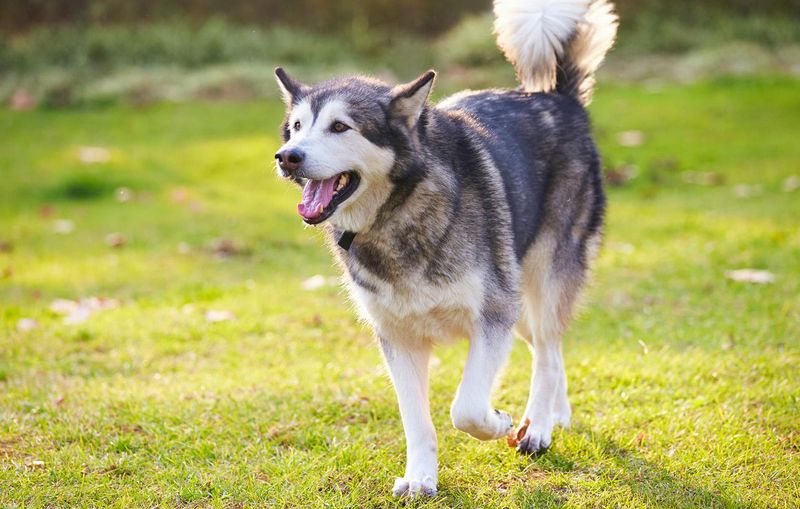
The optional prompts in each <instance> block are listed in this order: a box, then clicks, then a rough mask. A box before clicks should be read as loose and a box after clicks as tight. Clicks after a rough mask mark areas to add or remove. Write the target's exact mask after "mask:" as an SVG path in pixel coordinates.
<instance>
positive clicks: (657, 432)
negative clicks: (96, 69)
mask: <svg viewBox="0 0 800 509" xmlns="http://www.w3.org/2000/svg"><path fill="white" fill-rule="evenodd" d="M798 111H800V87H798V82H797V81H795V80H791V79H786V78H774V79H773V78H758V79H727V80H718V81H714V82H704V83H699V84H696V85H692V86H665V87H663V88H660V89H657V90H656V89H652V88H645V87H641V86H612V85H604V86H602V87H601V89H600V91H599V92H598V94H597V96H596V97H595V102H594V104H593V106H592V113H593V116H594V119H595V124H596V132H597V136H598V140H599V142H600V145H601V149H602V151H603V153H604V155H605V159H606V161H607V165H608V166H609V167H610V168H618V167H623V168H625V171H626V172H628V173H630V174H632V175H633V178H632V179H631V180H630V181H628V182H627V183H626V184H625V185H623V186H620V187H613V188H610V189H609V202H610V208H609V215H608V230H607V236H606V242H605V246H604V249H603V251H602V255H601V257H600V259H599V261H598V263H597V267H596V271H595V282H594V284H593V286H592V288H591V289H590V291H589V292H588V294H587V297H586V303H585V306H584V310H583V312H582V313H581V314H580V316H579V318H578V319H577V320H576V322H575V323H574V325H573V326H572V327H571V329H570V331H569V333H568V335H567V338H566V343H565V356H566V362H567V369H568V376H569V378H570V384H571V385H570V392H571V402H572V405H573V412H574V426H573V428H572V429H571V430H570V431H559V432H558V433H556V436H555V442H554V445H553V447H552V448H551V450H550V451H549V452H548V453H546V454H544V455H542V456H540V457H537V458H533V459H530V458H523V457H519V456H517V455H515V454H514V453H513V452H512V451H510V450H509V449H507V448H506V446H505V444H503V443H501V442H491V443H480V442H477V441H475V440H473V439H470V438H469V437H467V436H466V435H464V434H461V433H458V432H456V431H455V430H453V429H452V427H451V426H450V424H449V422H448V421H449V419H448V409H449V401H450V398H451V397H452V396H453V394H454V392H455V388H456V386H457V383H458V380H459V376H460V371H461V367H462V366H463V362H464V359H465V353H466V349H465V346H466V345H465V344H459V345H456V346H453V347H442V348H439V349H437V350H436V356H437V359H436V361H435V363H434V366H433V368H432V372H433V397H432V408H433V416H434V421H435V423H436V426H437V429H438V432H439V441H440V451H441V453H440V461H441V474H440V493H441V494H440V496H439V497H437V498H435V499H433V500H430V501H422V502H414V503H409V504H408V505H410V506H425V507H533V506H535V507H558V506H569V507H609V506H625V507H692V506H697V507H796V506H797V505H798V504H800V484H799V483H798V479H799V478H800V457H799V456H798V454H800V433H798V415H800V408H799V407H800V405H799V403H800V373H799V372H798V369H797V366H798V362H800V277H799V276H800V220H798V218H800V199H799V198H800V190H796V191H793V192H787V191H784V190H783V189H782V188H783V187H784V186H787V183H786V179H787V178H788V177H790V176H791V175H792V174H797V173H798V166H799V165H798V163H800V144H798V143H797V140H796V136H797V132H798V131H800V117H798V114H797V112H798ZM281 114H282V108H281V106H280V105H279V104H278V103H277V102H262V103H253V104H179V105H161V106H153V107H148V108H144V109H134V108H129V107H121V106H117V107H109V108H96V109H88V110H74V111H47V110H45V111H34V112H8V111H2V112H0V132H2V133H3V136H2V137H0V172H1V175H2V182H3V185H2V186H0V246H2V249H0V274H2V275H3V276H2V279H0V506H2V507H97V506H99V507H152V506H162V507H240V506H248V507H264V506H270V507H271V506H275V507H322V506H325V507H372V506H396V505H402V504H401V503H398V502H397V501H395V500H392V499H391V497H390V496H388V493H389V489H390V487H391V485H392V481H393V478H394V476H396V475H399V474H401V472H402V468H403V456H404V452H403V451H404V444H403V440H402V431H401V424H400V420H399V415H398V411H397V409H396V404H395V398H394V394H393V392H392V390H391V386H390V383H389V381H388V378H387V376H386V372H385V369H384V367H383V365H382V362H381V359H380V356H379V353H378V351H377V348H376V347H375V345H374V343H373V339H372V337H371V334H370V331H369V330H366V329H365V328H364V327H363V326H361V325H360V324H358V323H357V321H356V320H355V318H354V314H353V313H352V312H351V306H350V304H348V302H347V299H346V297H345V295H344V294H343V292H342V290H341V289H339V288H338V287H337V286H333V285H328V286H325V287H323V288H321V289H318V290H315V291H307V290H303V289H301V284H302V282H303V281H304V280H306V279H307V278H309V277H311V276H313V275H315V274H322V275H324V276H335V275H336V270H335V269H334V268H333V266H332V263H331V260H330V257H329V255H328V254H327V252H326V250H325V248H324V247H323V246H322V243H321V237H320V235H319V234H318V233H317V232H315V231H311V230H307V229H304V228H303V227H301V225H300V221H298V219H297V218H296V216H295V213H294V212H293V211H294V204H295V202H296V201H297V197H298V192H297V191H296V190H295V189H293V188H292V187H291V186H289V185H286V184H285V183H281V182H278V181H277V179H276V178H275V177H274V175H273V171H272V164H273V163H272V161H271V157H270V156H271V154H272V153H273V152H274V149H275V147H276V146H277V144H278V140H277V124H278V122H279V119H280V117H281ZM626 130H639V131H641V132H642V133H643V134H644V136H645V139H644V143H643V144H642V145H640V146H635V147H623V146H620V145H619V144H618V143H617V133H619V132H620V131H626ZM83 146H99V147H105V148H106V149H107V150H108V152H107V153H106V154H105V157H104V158H103V159H107V160H106V161H105V162H100V163H97V164H84V163H82V162H81V161H80V158H79V154H80V147H83ZM686 172H705V173H706V174H707V176H708V175H710V177H708V178H707V180H708V181H709V182H710V183H711V184H713V185H707V186H705V185H696V184H689V183H687V182H686V180H691V179H687V178H686V176H687V173H686ZM789 183H791V181H789ZM743 186H744V187H743ZM118 187H126V188H128V189H129V191H125V192H122V193H121V196H122V197H130V198H131V199H129V200H128V201H124V202H120V201H117V200H116V199H115V198H114V196H115V189H117V188H118ZM788 187H789V188H790V187H791V186H788ZM64 219H67V220H70V221H72V222H73V224H74V231H72V232H71V233H69V234H58V233H55V232H54V231H53V228H54V223H55V221H57V220H64ZM62 229H63V228H62ZM112 232H120V233H121V234H122V235H123V236H124V238H125V240H126V242H125V244H124V246H122V247H118V248H113V247H109V246H108V245H107V244H106V242H105V238H106V235H107V234H109V233H112ZM215 239H217V244H219V240H218V239H228V241H229V242H228V244H230V243H232V244H233V245H234V248H233V249H229V250H228V251H229V252H230V251H232V253H230V254H229V256H226V257H222V256H220V249H218V248H214V246H213V244H214V242H215ZM745 267H753V268H758V269H766V270H769V271H771V272H773V273H774V274H775V276H776V279H775V281H774V283H772V284H767V285H756V284H748V283H741V282H734V281H731V280H728V279H726V277H725V275H724V274H725V272H726V271H728V270H731V269H738V268H745ZM90 296H103V297H107V298H114V299H117V300H118V301H119V306H118V307H117V308H116V309H111V310H106V311H100V312H97V313H95V314H93V315H91V316H90V318H89V319H88V320H87V321H85V322H83V323H79V324H75V325H69V324H66V323H64V320H63V317H62V316H61V315H58V314H56V313H54V312H52V311H50V310H49V306H50V304H51V302H53V301H54V300H55V299H57V298H66V299H78V298H85V297H90ZM209 310H218V311H230V312H232V313H233V314H234V316H235V319H233V320H228V321H220V322H216V323H209V322H208V321H207V320H206V319H205V318H204V316H205V313H206V312H207V311H209ZM23 318H32V319H34V320H36V321H37V322H38V327H36V328H34V329H32V330H27V331H26V330H20V329H18V324H19V323H20V320H21V319H23ZM529 362H530V361H529V355H528V353H527V352H526V351H525V348H524V347H523V345H522V344H521V343H520V344H518V345H516V347H515V350H514V352H513V355H512V358H511V360H510V362H509V365H508V367H507V369H506V373H505V376H504V378H503V381H502V383H500V385H499V386H498V388H497V390H496V397H495V400H496V403H497V406H498V407H499V408H503V409H505V410H508V411H510V412H511V413H512V414H514V415H515V416H517V417H519V415H520V413H521V411H522V409H523V407H524V404H525V397H526V387H527V384H528V374H529Z"/></svg>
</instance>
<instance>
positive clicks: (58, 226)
mask: <svg viewBox="0 0 800 509" xmlns="http://www.w3.org/2000/svg"><path fill="white" fill-rule="evenodd" d="M53 231H54V232H56V233H60V234H61V235H69V234H70V233H72V232H74V231H75V223H73V222H72V221H71V220H69V219H56V220H55V221H53Z"/></svg>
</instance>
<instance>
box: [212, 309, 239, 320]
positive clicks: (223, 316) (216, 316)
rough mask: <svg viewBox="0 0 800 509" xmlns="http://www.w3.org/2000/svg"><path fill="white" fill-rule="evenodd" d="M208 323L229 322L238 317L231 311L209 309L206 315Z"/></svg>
mask: <svg viewBox="0 0 800 509" xmlns="http://www.w3.org/2000/svg"><path fill="white" fill-rule="evenodd" d="M205 318H206V321H207V322H209V323H217V322H227V321H230V320H234V319H235V318H236V317H235V316H234V315H233V313H231V312H230V311H225V310H221V309H209V310H208V311H206V314H205Z"/></svg>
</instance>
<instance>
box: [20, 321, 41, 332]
mask: <svg viewBox="0 0 800 509" xmlns="http://www.w3.org/2000/svg"><path fill="white" fill-rule="evenodd" d="M38 326H39V322H37V321H36V320H34V319H33V318H20V319H19V321H18V322H17V330H18V331H20V332H27V331H29V330H33V329H35V328H36V327H38Z"/></svg>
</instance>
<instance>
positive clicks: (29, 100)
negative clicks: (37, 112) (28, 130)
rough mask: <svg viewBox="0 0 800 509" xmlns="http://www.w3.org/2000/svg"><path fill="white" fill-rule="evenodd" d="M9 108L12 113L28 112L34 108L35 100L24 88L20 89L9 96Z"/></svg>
mask: <svg viewBox="0 0 800 509" xmlns="http://www.w3.org/2000/svg"><path fill="white" fill-rule="evenodd" d="M9 106H10V107H11V109H12V110H14V111H30V110H32V109H34V108H36V98H35V97H33V96H32V95H31V93H30V92H28V91H27V90H25V89H24V88H20V89H19V90H17V91H16V92H14V95H12V96H11V100H10V101H9Z"/></svg>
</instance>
